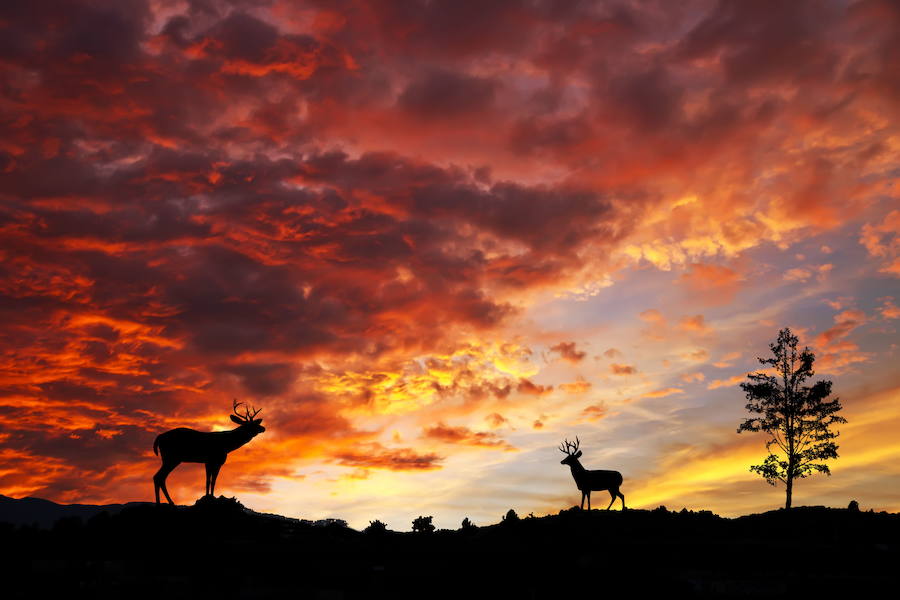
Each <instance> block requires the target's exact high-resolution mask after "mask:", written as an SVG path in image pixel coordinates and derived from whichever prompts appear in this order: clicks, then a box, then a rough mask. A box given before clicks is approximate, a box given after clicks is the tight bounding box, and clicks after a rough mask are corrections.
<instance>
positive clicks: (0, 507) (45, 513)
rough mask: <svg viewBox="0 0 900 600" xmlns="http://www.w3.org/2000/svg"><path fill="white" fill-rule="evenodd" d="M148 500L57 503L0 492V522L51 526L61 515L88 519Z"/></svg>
mask: <svg viewBox="0 0 900 600" xmlns="http://www.w3.org/2000/svg"><path fill="white" fill-rule="evenodd" d="M145 504H150V503H149V502H128V503H126V504H103V505H94V504H57V503H56V502H51V501H50V500H44V499H43V498H10V497H9V496H4V495H2V494H0V523H12V524H13V525H37V526H38V527H42V528H49V527H51V526H52V525H53V524H54V523H55V522H56V521H58V520H59V519H62V518H63V517H80V518H82V519H89V518H91V517H93V516H94V515H96V514H99V513H102V512H108V513H110V514H116V513H118V512H120V511H121V510H122V509H123V508H125V507H126V506H141V505H145Z"/></svg>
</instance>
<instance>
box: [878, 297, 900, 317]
mask: <svg viewBox="0 0 900 600" xmlns="http://www.w3.org/2000/svg"><path fill="white" fill-rule="evenodd" d="M880 300H881V306H880V307H879V309H878V312H879V313H880V314H881V316H882V318H884V319H900V307H898V306H897V305H896V304H894V299H893V298H890V297H888V298H880Z"/></svg>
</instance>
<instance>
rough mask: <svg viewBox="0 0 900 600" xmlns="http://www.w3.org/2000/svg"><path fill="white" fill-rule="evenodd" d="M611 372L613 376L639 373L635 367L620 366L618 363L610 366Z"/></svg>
mask: <svg viewBox="0 0 900 600" xmlns="http://www.w3.org/2000/svg"><path fill="white" fill-rule="evenodd" d="M609 370H610V372H611V373H612V374H613V375H634V374H635V373H637V368H635V367H634V366H633V365H619V364H616V363H612V364H611V365H609Z"/></svg>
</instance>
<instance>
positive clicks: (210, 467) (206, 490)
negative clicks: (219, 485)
mask: <svg viewBox="0 0 900 600" xmlns="http://www.w3.org/2000/svg"><path fill="white" fill-rule="evenodd" d="M214 468H215V467H214V465H212V464H210V463H206V487H205V488H203V495H204V496H209V494H210V491H209V482H210V481H212V470H213V469H214Z"/></svg>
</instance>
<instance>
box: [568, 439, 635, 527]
mask: <svg viewBox="0 0 900 600" xmlns="http://www.w3.org/2000/svg"><path fill="white" fill-rule="evenodd" d="M563 443H564V444H565V446H563V444H560V445H559V450H560V452H562V453H563V454H565V455H566V457H565V458H564V459H562V461H560V464H561V465H569V468H570V469H572V478H574V479H575V485H577V486H578V489H579V490H581V509H582V510H584V499H585V497H586V498H587V501H588V510H591V492H599V491H602V490H607V491H609V495H610V496H612V499H611V500H610V501H609V506H607V507H606V510H609V509H610V508H612V505H613V502H615V501H616V497H617V496H618V497H619V498H621V499H622V510H625V496H624V495H623V494H622V493H621V492H620V491H619V486H620V485H622V474H621V473H619V472H618V471H588V470H587V469H585V468H584V467H582V466H581V463H580V462H578V459H579V458H581V450H579V449H578V446H579V445H580V444H581V442H580V441H579V440H578V436H575V443H574V444H573V443H572V442H570V441H569V440H568V439H566V440H565V442H563Z"/></svg>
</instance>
